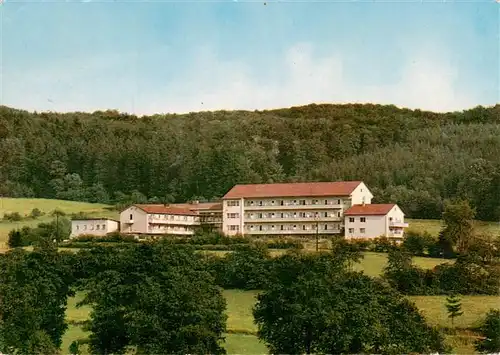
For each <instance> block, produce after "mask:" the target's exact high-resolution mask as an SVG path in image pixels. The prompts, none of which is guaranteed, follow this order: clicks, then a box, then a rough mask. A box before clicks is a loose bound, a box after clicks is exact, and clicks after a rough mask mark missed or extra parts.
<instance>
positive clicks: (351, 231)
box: [349, 228, 366, 234]
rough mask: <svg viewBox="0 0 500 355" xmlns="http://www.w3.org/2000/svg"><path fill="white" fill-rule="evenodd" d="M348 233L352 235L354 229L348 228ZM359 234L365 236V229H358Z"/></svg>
mask: <svg viewBox="0 0 500 355" xmlns="http://www.w3.org/2000/svg"><path fill="white" fill-rule="evenodd" d="M349 233H350V234H353V233H354V228H349ZM359 233H361V234H365V233H366V229H365V228H359Z"/></svg>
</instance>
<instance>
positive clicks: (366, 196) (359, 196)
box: [349, 182, 373, 207]
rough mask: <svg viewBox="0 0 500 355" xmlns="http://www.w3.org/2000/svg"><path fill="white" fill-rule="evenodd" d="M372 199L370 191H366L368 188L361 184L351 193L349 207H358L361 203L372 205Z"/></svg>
mask: <svg viewBox="0 0 500 355" xmlns="http://www.w3.org/2000/svg"><path fill="white" fill-rule="evenodd" d="M372 198H373V195H372V193H371V192H370V190H368V187H366V185H365V183H364V182H362V183H360V184H359V185H358V186H357V187H356V188H355V189H354V191H353V192H352V193H351V201H350V203H351V205H350V206H352V205H359V204H363V203H364V204H367V205H369V204H371V203H372ZM350 206H349V207H350Z"/></svg>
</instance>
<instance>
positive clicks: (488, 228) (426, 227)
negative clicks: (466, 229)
mask: <svg viewBox="0 0 500 355" xmlns="http://www.w3.org/2000/svg"><path fill="white" fill-rule="evenodd" d="M406 221H407V222H408V223H409V225H410V226H409V228H408V230H414V231H427V232H429V233H430V234H431V235H433V236H437V235H438V234H439V231H440V230H441V228H442V226H443V224H442V221H441V220H437V219H407V220H406ZM475 227H476V229H477V231H478V232H479V233H488V234H492V235H496V236H499V237H500V222H483V221H476V224H475Z"/></svg>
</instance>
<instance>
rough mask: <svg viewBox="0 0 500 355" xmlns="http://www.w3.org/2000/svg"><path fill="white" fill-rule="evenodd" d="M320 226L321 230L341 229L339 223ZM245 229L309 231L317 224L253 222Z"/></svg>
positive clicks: (314, 228)
mask: <svg viewBox="0 0 500 355" xmlns="http://www.w3.org/2000/svg"><path fill="white" fill-rule="evenodd" d="M318 227H319V230H339V228H340V225H338V224H320V225H318ZM245 229H247V230H250V231H267V230H270V231H276V230H282V231H287V230H294V231H295V230H304V231H309V230H316V225H315V224H312V225H307V224H303V225H301V226H298V225H296V224H293V225H291V224H290V225H283V224H281V225H279V226H275V225H270V226H269V225H252V224H249V225H245Z"/></svg>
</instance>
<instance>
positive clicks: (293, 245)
mask: <svg viewBox="0 0 500 355" xmlns="http://www.w3.org/2000/svg"><path fill="white" fill-rule="evenodd" d="M267 247H268V248H269V249H304V244H302V243H301V242H299V241H291V240H271V241H268V242H267Z"/></svg>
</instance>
